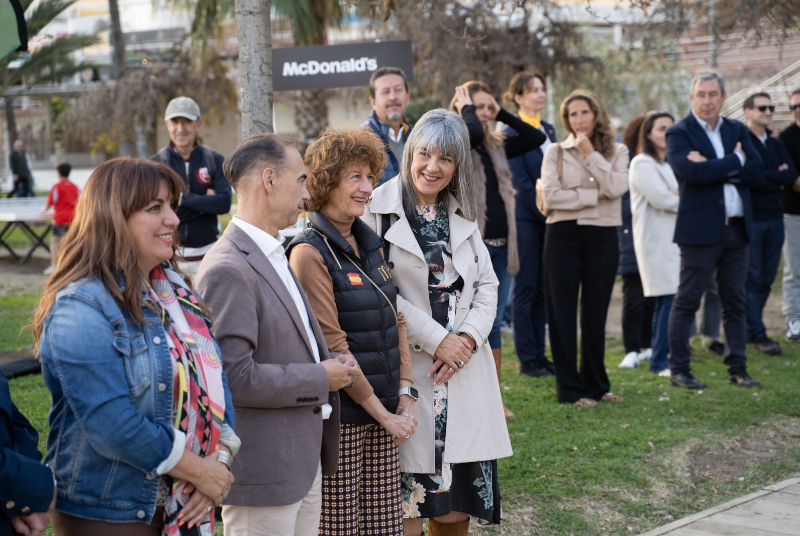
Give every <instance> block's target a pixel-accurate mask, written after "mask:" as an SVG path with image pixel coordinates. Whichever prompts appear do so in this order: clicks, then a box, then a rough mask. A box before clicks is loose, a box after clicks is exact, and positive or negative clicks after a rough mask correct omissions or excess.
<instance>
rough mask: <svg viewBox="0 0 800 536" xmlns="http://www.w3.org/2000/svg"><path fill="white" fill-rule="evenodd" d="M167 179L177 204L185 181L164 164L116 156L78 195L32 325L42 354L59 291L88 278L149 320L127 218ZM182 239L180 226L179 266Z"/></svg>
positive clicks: (133, 315) (136, 316)
mask: <svg viewBox="0 0 800 536" xmlns="http://www.w3.org/2000/svg"><path fill="white" fill-rule="evenodd" d="M162 182H163V183H166V185H167V189H168V190H169V192H170V198H171V200H172V202H173V203H177V201H178V199H179V198H180V194H181V192H182V191H183V190H184V184H183V180H181V178H180V177H179V176H178V174H177V173H175V172H174V171H173V170H172V169H170V168H169V167H168V166H166V165H164V164H161V163H158V162H152V161H149V160H140V159H134V158H115V159H113V160H109V161H108V162H104V163H103V164H100V165H99V166H98V167H97V169H95V170H94V172H93V173H92V175H91V176H90V177H89V180H88V181H87V183H86V186H85V188H84V189H83V192H81V195H80V197H79V198H78V205H77V207H76V209H75V219H74V220H73V222H72V224H71V225H70V229H69V231H68V232H67V234H66V236H64V239H63V241H62V242H61V248H60V250H59V255H58V262H57V265H56V269H55V271H54V272H53V274H52V275H51V276H50V277H49V278H48V279H47V281H45V284H44V290H43V292H42V299H41V300H40V301H39V305H38V306H37V308H36V312H35V314H34V318H33V323H32V328H33V337H34V344H35V349H36V354H37V355H38V353H39V345H40V338H41V335H42V330H43V329H44V321H45V318H47V313H48V312H49V311H50V308H51V307H52V306H53V303H54V302H55V298H56V295H57V294H58V292H59V291H60V290H61V289H63V288H64V287H66V286H67V285H68V284H70V283H72V282H73V281H77V280H79V279H82V278H87V277H89V278H96V279H99V280H100V281H101V282H102V283H103V285H104V286H105V287H106V288H107V289H108V291H109V293H110V294H111V295H112V296H113V297H114V300H116V302H117V303H118V304H119V305H120V307H121V308H122V309H123V311H124V312H125V313H126V315H128V316H129V317H130V318H133V319H135V320H137V321H138V322H144V316H143V314H142V287H141V286H140V284H139V281H140V278H141V274H140V272H139V266H138V262H137V257H136V248H135V246H134V242H133V236H132V235H131V233H130V231H129V230H128V224H127V220H128V217H130V215H131V214H133V213H135V212H138V211H140V210H142V209H144V208H145V206H146V205H147V204H148V203H150V202H152V201H153V200H154V199H155V198H156V197H157V196H158V189H159V187H160V185H161V183H162ZM177 244H178V233H177V231H176V232H175V233H174V236H173V241H172V250H173V257H172V259H171V260H170V263H171V264H172V266H173V267H174V268H175V269H176V270H177V269H178V268H177V264H176V263H177V260H176V255H174V252H175V250H176V248H177ZM189 284H190V286H191V283H189ZM123 287H124V288H123ZM201 307H203V310H204V312H205V313H207V314H208V313H209V312H208V310H207V309H205V308H204V306H202V305H201Z"/></svg>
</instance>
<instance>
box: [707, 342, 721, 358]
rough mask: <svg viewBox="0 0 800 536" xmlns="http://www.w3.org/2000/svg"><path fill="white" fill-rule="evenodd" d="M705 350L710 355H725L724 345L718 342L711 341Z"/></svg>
mask: <svg viewBox="0 0 800 536" xmlns="http://www.w3.org/2000/svg"><path fill="white" fill-rule="evenodd" d="M706 349H707V350H708V351H709V352H711V353H712V354H716V355H725V345H724V344H722V343H721V342H719V341H711V342H710V343H708V346H706Z"/></svg>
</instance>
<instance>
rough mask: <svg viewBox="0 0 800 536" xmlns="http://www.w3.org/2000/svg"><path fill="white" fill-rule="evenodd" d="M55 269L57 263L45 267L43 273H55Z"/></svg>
mask: <svg viewBox="0 0 800 536" xmlns="http://www.w3.org/2000/svg"><path fill="white" fill-rule="evenodd" d="M55 269H56V265H55V264H51V265H50V266H48V267H47V268H45V269H44V272H42V273H43V274H44V275H50V274H52V273H53V271H55Z"/></svg>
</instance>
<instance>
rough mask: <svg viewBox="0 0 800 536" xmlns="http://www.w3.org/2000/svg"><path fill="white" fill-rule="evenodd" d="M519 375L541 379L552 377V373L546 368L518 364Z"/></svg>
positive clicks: (530, 364) (534, 364)
mask: <svg viewBox="0 0 800 536" xmlns="http://www.w3.org/2000/svg"><path fill="white" fill-rule="evenodd" d="M519 373H520V374H524V375H525V376H530V377H531V378H541V377H544V376H552V375H553V373H552V372H550V371H549V370H547V369H546V368H543V367H539V366H538V365H537V364H536V363H520V364H519Z"/></svg>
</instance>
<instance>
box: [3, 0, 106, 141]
mask: <svg viewBox="0 0 800 536" xmlns="http://www.w3.org/2000/svg"><path fill="white" fill-rule="evenodd" d="M75 1H76V0H42V1H41V2H39V3H38V5H37V6H36V7H35V8H34V9H33V10H31V12H30V13H27V16H26V26H27V29H28V37H29V38H32V37H34V36H36V35H37V34H39V32H41V31H42V30H43V29H44V28H45V27H47V25H48V24H50V22H52V21H53V19H55V18H56V17H57V16H58V15H59V14H60V13H61V12H62V11H64V10H65V9H67V8H68V7H69V6H71V5H72V4H74V3H75ZM32 3H33V0H21V1H20V4H21V5H22V9H23V10H25V11H26V12H27V11H28V8H29V7H30V6H31V4H32ZM97 42H98V38H97V36H94V35H84V34H74V35H65V36H61V37H56V38H52V39H51V40H50V42H49V43H47V44H46V45H44V46H42V47H40V48H38V49H36V50H35V51H34V52H32V53H28V52H16V53H14V54H12V55H11V56H9V57H7V58H6V59H4V60H2V61H0V96H3V95H5V94H6V91H8V89H9V88H10V87H11V86H14V85H16V84H19V83H20V82H24V83H25V84H26V85H27V86H34V85H36V84H43V83H46V82H58V81H60V80H62V79H63V78H65V77H67V76H71V75H73V74H75V73H77V72H80V71H82V70H84V69H86V68H89V67H92V66H93V65H91V64H89V63H86V62H78V63H76V62H75V59H74V58H73V52H75V51H78V50H80V49H82V48H84V47H87V46H91V45H94V44H95V43H97ZM15 60H22V63H21V64H20V65H19V66H18V67H16V68H14V69H9V65H10V64H11V62H13V61H15ZM5 112H6V127H7V133H8V137H9V140H10V141H13V140H15V139H16V138H17V127H16V121H15V120H14V107H13V106H12V105H11V99H10V98H6V99H5Z"/></svg>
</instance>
